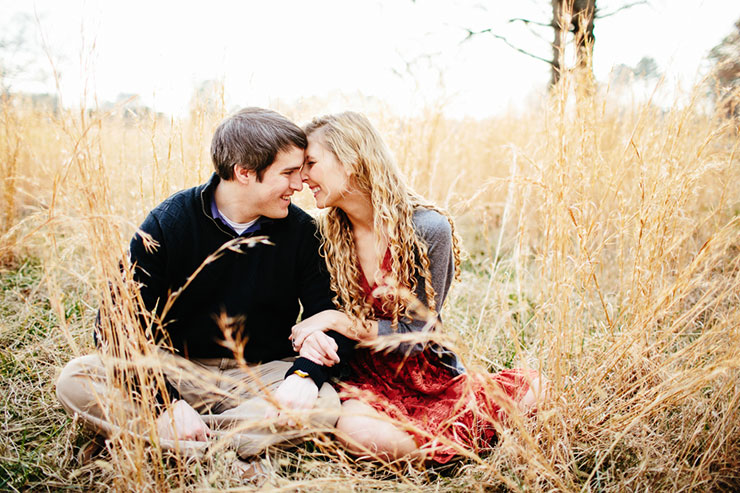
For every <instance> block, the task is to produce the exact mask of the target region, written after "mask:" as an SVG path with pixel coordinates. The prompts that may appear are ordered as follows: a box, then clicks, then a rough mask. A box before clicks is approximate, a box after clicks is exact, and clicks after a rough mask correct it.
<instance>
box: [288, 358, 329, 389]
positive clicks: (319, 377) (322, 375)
mask: <svg viewBox="0 0 740 493" xmlns="http://www.w3.org/2000/svg"><path fill="white" fill-rule="evenodd" d="M296 370H301V371H305V372H306V373H308V376H309V377H311V380H313V382H314V383H315V384H316V386H317V387H318V388H319V390H320V389H321V386H322V385H324V382H326V381H327V380H328V379H329V373H328V372H327V371H326V367H324V366H323V365H319V364H318V363H314V362H313V361H311V360H310V359H308V358H304V357H303V356H299V357H298V358H297V359H296V360H295V362H294V363H293V366H291V367H290V369H288V371H287V372H286V373H285V378H288V377H289V376H290V375H292V374H293V373H294V372H295V371H296Z"/></svg>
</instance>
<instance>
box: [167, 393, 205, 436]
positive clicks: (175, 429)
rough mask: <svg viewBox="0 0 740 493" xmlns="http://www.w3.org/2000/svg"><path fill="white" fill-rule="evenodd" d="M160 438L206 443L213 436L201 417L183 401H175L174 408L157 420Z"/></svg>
mask: <svg viewBox="0 0 740 493" xmlns="http://www.w3.org/2000/svg"><path fill="white" fill-rule="evenodd" d="M157 432H158V433H159V438H165V439H168V440H196V441H199V442H205V441H206V438H208V437H209V436H211V430H210V429H209V428H208V425H206V424H205V423H204V422H203V420H202V419H201V417H200V415H199V414H198V413H197V412H196V411H195V409H193V408H192V407H191V406H190V404H188V403H187V402H185V401H183V400H178V401H175V403H174V404H172V407H171V408H169V409H167V410H165V412H163V413H162V415H161V416H159V418H157Z"/></svg>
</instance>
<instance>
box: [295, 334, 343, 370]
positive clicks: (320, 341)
mask: <svg viewBox="0 0 740 493" xmlns="http://www.w3.org/2000/svg"><path fill="white" fill-rule="evenodd" d="M337 349H339V346H337V343H336V341H335V340H334V339H333V338H332V337H331V336H328V335H326V334H324V333H323V332H312V333H311V334H309V335H308V337H306V338H305V339H304V340H303V344H302V345H301V350H300V352H299V353H298V354H300V355H301V356H303V357H304V358H308V359H310V360H311V361H313V362H314V363H316V364H318V365H324V366H334V365H335V364H337V363H339V355H338V354H337Z"/></svg>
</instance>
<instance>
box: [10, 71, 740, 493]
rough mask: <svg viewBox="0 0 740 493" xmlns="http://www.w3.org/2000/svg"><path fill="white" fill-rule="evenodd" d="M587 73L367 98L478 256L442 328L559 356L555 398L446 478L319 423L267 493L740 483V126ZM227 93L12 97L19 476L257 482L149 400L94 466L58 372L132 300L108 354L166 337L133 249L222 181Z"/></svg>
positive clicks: (516, 359)
mask: <svg viewBox="0 0 740 493" xmlns="http://www.w3.org/2000/svg"><path fill="white" fill-rule="evenodd" d="M572 83H573V79H572V78H571V77H570V76H567V75H566V76H565V77H563V80H562V82H561V86H560V87H559V88H558V89H557V90H555V91H553V93H552V94H551V95H550V97H549V99H548V100H547V101H546V102H545V103H543V105H542V107H541V108H539V109H537V110H535V109H533V110H532V111H530V112H529V113H528V114H525V115H509V116H504V117H497V118H491V119H487V120H453V119H449V118H447V117H445V116H444V114H443V113H442V112H441V111H439V110H429V111H427V112H426V113H424V114H422V115H420V116H416V117H397V116H393V114H392V113H391V112H389V111H387V109H384V110H383V111H375V110H373V109H368V110H367V111H368V113H369V116H370V117H371V119H372V120H373V121H374V122H375V123H376V124H377V125H378V126H379V127H380V128H381V130H382V133H383V134H384V136H385V137H386V139H387V141H388V143H389V144H390V146H391V148H392V149H393V150H394V152H395V153H396V156H397V158H398V160H399V162H400V165H401V167H402V169H403V170H404V171H405V173H406V174H407V176H408V177H409V179H410V180H411V182H412V183H413V185H414V186H415V188H416V189H417V191H419V192H420V193H422V194H424V195H426V196H427V197H428V198H430V199H433V200H435V201H437V202H438V203H440V204H441V205H444V206H446V207H448V208H449V209H450V210H451V211H452V213H453V214H454V216H455V217H456V218H457V221H458V223H459V225H460V230H461V232H462V235H463V239H464V242H465V244H466V247H467V250H468V252H469V258H468V260H467V261H466V263H465V266H464V272H463V280H462V282H461V283H459V284H457V285H456V286H455V287H454V288H453V290H452V292H451V294H450V297H449V299H448V302H447V305H446V307H445V309H444V312H443V313H444V315H445V326H444V332H445V333H444V337H445V338H446V339H448V340H450V343H451V344H453V345H454V346H455V347H456V348H457V350H458V351H459V352H460V356H461V357H462V359H463V361H464V362H465V363H466V364H467V365H468V366H470V367H471V368H476V367H477V368H485V369H488V370H491V371H496V370H498V369H501V368H504V367H511V366H531V367H535V368H538V369H540V371H542V372H543V373H544V374H546V375H547V376H548V378H549V379H550V382H551V389H550V395H549V396H548V398H547V400H546V401H545V402H543V403H542V404H541V405H540V409H539V411H538V413H536V414H535V415H533V416H512V418H511V419H510V420H509V422H508V423H506V425H504V426H502V428H501V430H500V439H499V443H498V445H497V446H496V448H495V449H494V450H493V451H492V452H490V453H489V454H486V455H484V456H477V455H475V454H473V456H471V457H468V458H467V459H466V460H465V461H463V462H462V463H461V464H460V465H459V466H458V468H457V469H456V470H455V471H454V473H453V474H452V475H449V476H447V475H437V474H430V473H429V472H428V471H423V470H420V469H415V468H407V467H402V466H401V465H398V464H381V465H380V467H378V464H377V463H363V462H355V461H353V460H352V459H351V458H350V457H349V456H347V455H346V454H345V453H344V451H342V450H341V449H340V448H338V447H336V446H334V445H333V442H332V441H331V439H330V436H327V435H319V436H317V438H316V439H315V440H314V441H313V442H310V443H309V444H308V445H304V446H301V447H298V448H297V449H289V450H276V451H273V452H271V454H270V458H271V461H272V463H273V465H274V470H273V473H272V474H273V477H272V483H271V484H272V485H273V486H271V488H274V489H276V490H279V491H293V490H306V491H308V490H312V491H313V490H315V491H345V490H348V489H352V490H358V491H366V490H373V491H375V490H378V491H385V490H389V491H396V490H421V489H427V488H429V487H430V486H429V485H430V484H431V487H433V488H434V489H435V490H439V491H468V490H470V491H488V490H527V491H550V490H560V491H592V490H594V491H596V490H598V491H624V490H645V489H648V490H687V491H695V490H700V491H701V490H703V491H708V490H728V491H729V490H735V489H737V488H740V472H739V471H740V459H738V458H739V457H740V369H739V366H740V270H739V269H740V265H739V263H740V219H739V218H738V216H739V215H740V166H739V165H738V156H737V151H738V149H739V143H740V140H739V139H738V136H737V134H736V133H734V132H733V130H732V128H733V127H732V125H731V124H730V123H729V122H724V121H722V120H721V119H718V118H715V117H714V116H712V115H707V114H705V113H704V112H702V111H701V110H700V109H699V105H698V104H690V105H688V106H684V107H676V108H673V109H670V110H662V109H660V108H658V107H656V106H654V105H651V104H650V103H649V102H648V103H644V104H642V105H638V106H634V107H624V106H622V105H620V104H619V103H618V102H617V101H615V100H613V99H612V98H611V97H610V95H609V94H608V93H605V92H598V91H597V92H594V93H592V94H590V95H587V96H581V97H579V98H578V99H576V98H575V96H573V94H572V91H570V90H569V89H570V88H569V85H570V84H572ZM699 94H700V93H699V91H698V90H697V93H696V97H697V98H698V95H699ZM215 100H216V101H219V99H218V98H216V99H215ZM213 101H214V100H213V99H209V101H208V102H206V101H202V102H200V103H201V104H196V105H195V106H194V107H193V109H192V111H191V113H190V115H189V116H188V117H185V118H181V119H175V118H167V117H163V116H157V115H154V114H145V115H143V116H142V115H138V116H137V115H132V114H125V113H124V112H122V111H118V112H117V111H111V112H107V113H106V112H100V111H81V110H77V111H73V110H68V109H60V110H52V109H50V108H45V107H40V106H35V105H33V104H32V103H31V102H30V101H29V100H25V99H23V98H21V97H14V96H8V97H5V98H4V99H3V101H2V126H3V128H2V135H3V138H2V141H0V159H2V163H3V166H2V175H1V176H0V179H2V196H3V201H4V202H3V208H2V211H3V215H2V222H0V238H2V242H1V243H0V257H1V258H2V264H1V265H2V271H1V277H0V280H1V282H2V286H3V299H2V305H3V307H2V317H3V325H2V333H0V347H2V349H0V357H1V362H2V366H1V367H0V371H2V373H3V378H2V382H3V383H2V392H3V394H4V395H5V396H6V397H4V400H3V404H2V406H3V413H2V414H3V424H2V429H3V433H2V438H1V441H0V456H1V459H0V460H2V462H0V477H2V476H5V477H7V479H4V480H0V485H1V486H2V488H7V489H9V490H23V489H46V488H50V489H55V488H71V489H81V490H88V489H101V490H102V489H109V488H113V489H114V490H118V491H168V490H194V489H198V490H209V489H214V490H215V489H232V490H237V489H239V486H238V484H237V483H236V482H235V481H234V478H231V477H230V476H229V474H228V471H227V463H228V461H227V460H226V459H225V458H224V457H226V456H227V455H228V453H223V454H221V455H218V454H215V455H211V456H208V457H207V458H206V459H204V460H202V461H192V460H191V461H189V460H186V459H178V458H177V457H174V456H170V455H168V454H166V453H163V452H162V450H161V449H160V448H158V447H156V446H153V447H152V446H149V445H148V444H147V443H148V440H150V439H151V440H153V441H154V443H156V427H155V426H154V420H153V418H152V416H151V415H147V414H146V413H144V414H143V426H144V429H145V430H147V431H145V432H144V435H148V436H147V438H143V437H141V436H131V435H128V434H126V433H119V434H114V435H113V436H112V437H111V439H110V440H109V441H108V445H107V450H106V452H105V454H103V456H101V458H100V460H98V461H96V462H93V463H92V464H87V465H79V464H77V463H76V461H75V459H74V453H75V446H76V445H79V443H80V442H81V441H82V440H83V439H84V438H85V434H84V432H83V433H82V435H80V426H79V424H78V423H76V422H74V421H73V420H72V419H71V418H70V417H69V416H67V415H66V414H65V413H64V411H63V410H62V409H61V407H60V405H59V404H57V403H56V400H55V398H54V395H53V383H54V380H55V375H57V374H58V372H59V370H60V369H61V367H62V366H63V365H64V364H65V363H66V362H67V361H68V360H69V359H71V357H73V356H77V355H82V354H85V353H87V352H89V351H91V350H92V323H93V319H94V316H95V311H96V309H97V307H99V306H102V307H103V308H105V309H107V310H108V312H109V313H113V315H111V316H110V317H109V319H108V322H107V324H106V326H105V330H107V331H109V332H110V334H111V335H116V336H118V337H117V338H116V341H117V343H116V344H117V345H116V346H115V347H114V348H113V349H112V356H127V357H136V358H145V356H146V353H147V352H148V351H149V350H148V349H147V348H148V345H147V341H146V340H139V339H137V338H134V337H133V336H131V337H129V336H124V335H125V334H129V333H130V332H129V330H128V329H127V328H130V327H131V326H132V324H133V322H134V320H136V318H135V317H136V313H137V311H138V307H139V302H138V300H137V299H136V298H135V297H134V296H132V295H131V290H130V289H129V286H128V283H129V281H128V280H127V276H125V275H124V276H123V277H122V276H121V272H120V266H119V261H120V260H121V259H122V258H124V256H125V249H126V247H127V244H128V241H129V239H130V237H131V235H132V234H133V233H134V231H135V228H136V226H137V225H138V224H139V223H140V222H141V220H142V219H143V218H144V215H145V214H146V212H147V211H148V210H149V209H151V208H152V207H153V206H155V205H156V204H157V203H158V202H160V201H161V200H163V199H164V198H166V197H167V196H168V195H170V194H171V193H173V192H175V191H177V190H179V189H182V188H186V187H189V186H194V185H196V184H199V183H201V182H203V181H205V179H206V178H207V177H208V176H209V174H210V172H211V164H210V159H209V157H208V152H207V149H208V144H209V141H210V136H211V133H212V131H213V129H214V128H215V126H216V124H217V123H218V121H219V120H220V119H221V118H222V117H223V116H224V115H225V113H226V111H225V109H224V108H225V105H224V103H223V99H222V98H221V100H220V102H219V103H217V104H213ZM196 103H198V102H196ZM206 103H208V104H206ZM277 109H279V110H281V111H282V112H284V113H285V114H286V115H287V116H289V117H291V118H293V119H295V120H296V121H298V122H305V121H307V120H308V119H310V118H311V117H313V116H315V115H314V114H310V113H309V112H308V111H307V110H306V107H289V106H285V105H282V106H281V107H279V108H277ZM296 200H297V202H298V203H299V204H300V205H303V206H305V207H307V208H310V207H311V206H312V200H311V199H310V197H309V195H308V194H300V195H299V196H298V197H297V199H296ZM114 297H115V298H116V303H115V304H114V303H113V298H114ZM152 323H156V321H152ZM142 354H143V356H142ZM132 355H134V356H132ZM111 361H113V360H111ZM140 361H142V362H145V361H148V360H146V359H141V360H140ZM110 371H111V377H112V381H114V382H117V383H115V384H114V386H118V387H124V388H125V385H126V382H121V381H117V380H116V379H115V378H114V377H115V376H116V375H117V374H114V372H113V371H112V366H111V369H110ZM140 377H141V378H144V379H146V378H150V377H149V376H148V375H140ZM154 383H155V384H156V380H155V381H154ZM149 389H150V391H151V390H153V387H149ZM124 394H125V393H124ZM144 394H145V395H144V396H143V397H142V402H140V404H143V405H144V408H145V409H146V408H147V406H149V409H151V406H152V395H151V392H149V394H150V395H147V393H146V392H145V393H144ZM113 419H114V420H115V419H120V420H121V421H119V424H121V425H124V424H125V419H126V418H125V417H123V416H121V417H120V418H115V416H114V417H113ZM3 481H4V482H3Z"/></svg>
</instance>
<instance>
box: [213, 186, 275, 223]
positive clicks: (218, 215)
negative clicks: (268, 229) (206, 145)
mask: <svg viewBox="0 0 740 493" xmlns="http://www.w3.org/2000/svg"><path fill="white" fill-rule="evenodd" d="M219 181H220V179H219V178H218V175H216V173H214V174H213V176H211V180H210V181H209V183H208V188H210V189H211V190H210V192H211V193H209V194H208V195H207V200H210V202H211V205H210V211H211V217H213V219H215V220H217V221H220V222H221V224H223V225H224V226H225V227H227V228H228V229H229V230H230V231H234V229H233V228H232V227H231V226H230V225H229V223H227V222H226V221H225V220H224V217H223V216H222V215H221V213H220V212H219V210H218V207H216V197H215V194H214V193H213V190H215V188H216V185H218V182H219ZM272 221H273V220H272V219H270V218H269V217H265V216H260V217H258V218H257V221H256V222H255V223H254V224H252V225H251V226H250V227H248V228H247V229H245V230H244V231H242V234H241V235H239V236H244V235H248V234H252V233H256V232H257V231H259V230H261V229H262V228H263V227H264V226H267V225H268V224H270V223H272ZM234 233H236V231H234Z"/></svg>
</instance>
